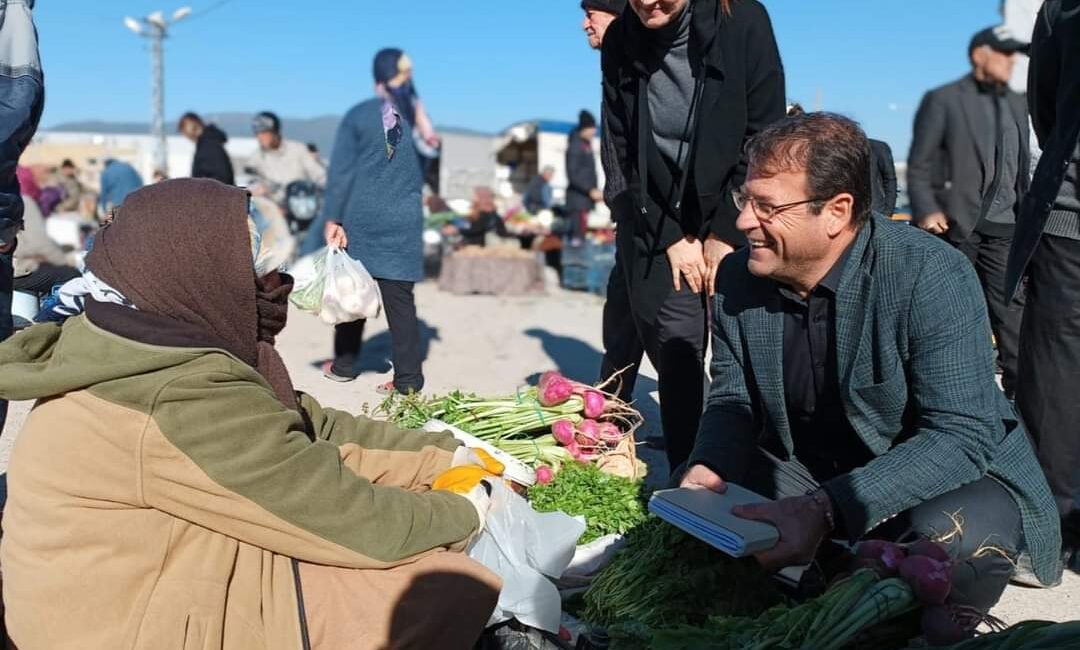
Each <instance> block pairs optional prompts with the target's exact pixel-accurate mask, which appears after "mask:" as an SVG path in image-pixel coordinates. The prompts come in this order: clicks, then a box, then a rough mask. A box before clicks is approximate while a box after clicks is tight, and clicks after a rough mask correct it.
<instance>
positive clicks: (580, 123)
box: [577, 111, 596, 131]
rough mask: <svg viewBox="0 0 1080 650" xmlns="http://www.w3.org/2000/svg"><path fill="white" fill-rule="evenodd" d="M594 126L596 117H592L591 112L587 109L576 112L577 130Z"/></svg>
mask: <svg viewBox="0 0 1080 650" xmlns="http://www.w3.org/2000/svg"><path fill="white" fill-rule="evenodd" d="M595 126H596V118H595V117H593V114H592V113H590V112H589V111H581V112H580V113H578V120H577V128H578V131H580V130H581V129H591V128H593V127H595Z"/></svg>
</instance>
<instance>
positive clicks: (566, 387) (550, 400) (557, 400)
mask: <svg viewBox="0 0 1080 650" xmlns="http://www.w3.org/2000/svg"><path fill="white" fill-rule="evenodd" d="M549 374H552V375H553V376H551V377H548V375H549ZM545 378H547V381H544V380H545ZM540 381H541V383H540V385H538V386H537V392H538V394H539V398H540V403H541V404H543V405H544V406H558V405H559V404H562V403H564V402H566V400H568V399H570V397H571V396H572V395H573V394H574V386H573V384H571V383H570V380H568V379H566V378H565V377H563V376H562V375H560V374H558V373H544V376H543V377H541V378H540Z"/></svg>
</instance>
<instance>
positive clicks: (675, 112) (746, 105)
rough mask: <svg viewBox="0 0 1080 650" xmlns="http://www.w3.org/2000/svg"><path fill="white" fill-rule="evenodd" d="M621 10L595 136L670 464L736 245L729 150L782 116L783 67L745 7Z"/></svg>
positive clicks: (697, 401) (735, 169)
mask: <svg viewBox="0 0 1080 650" xmlns="http://www.w3.org/2000/svg"><path fill="white" fill-rule="evenodd" d="M629 4H630V6H629V8H628V9H627V11H626V12H625V13H624V14H623V16H622V18H620V19H619V20H617V21H616V22H615V23H614V24H613V25H612V26H611V28H610V29H609V30H608V33H607V37H606V39H605V41H604V50H603V69H604V74H603V79H604V105H605V110H606V111H607V112H606V114H605V118H606V119H608V121H609V124H605V126H604V128H605V135H606V136H610V138H611V141H612V145H613V146H614V149H615V151H616V156H617V159H618V166H619V168H620V172H621V175H622V177H623V178H625V179H626V190H625V191H623V192H622V193H621V194H620V195H619V196H618V197H615V199H614V203H615V205H616V208H615V210H614V212H615V213H616V214H625V215H633V216H632V217H629V218H626V219H623V220H622V221H620V223H619V229H618V233H617V249H618V254H619V256H620V262H621V263H624V264H625V267H624V268H625V273H626V276H627V282H628V286H629V290H630V303H631V317H632V318H633V319H634V321H635V323H636V325H637V328H638V332H639V334H640V336H641V340H642V343H643V346H644V349H645V351H646V354H648V355H649V358H650V360H651V361H652V364H653V366H654V367H656V369H657V374H658V380H659V381H658V384H659V392H660V414H661V420H662V424H663V430H664V439H665V444H666V447H667V455H668V462H669V464H670V465H671V467H672V469H674V468H675V467H677V466H678V465H679V464H681V463H683V462H684V461H685V460H686V459H687V457H688V456H689V454H690V450H691V449H692V447H693V441H694V437H695V436H696V435H697V428H698V420H699V418H700V415H701V405H702V400H703V399H704V389H703V384H704V381H705V368H704V357H705V348H706V338H705V336H706V331H707V328H708V323H707V321H706V317H705V293H711V290H712V287H713V286H714V281H715V277H716V270H717V268H718V267H719V264H720V260H721V259H723V256H724V255H726V254H727V253H729V252H731V251H732V250H733V248H734V247H735V246H738V245H740V244H741V242H742V241H744V238H743V236H742V235H741V234H740V233H739V232H738V230H736V228H735V217H736V215H737V214H738V210H736V209H735V206H734V204H733V203H732V199H731V192H732V190H734V189H737V188H738V187H739V186H740V185H741V184H742V180H743V176H744V174H745V170H746V168H745V163H744V161H743V144H744V142H745V141H746V139H747V138H748V137H749V136H751V135H753V134H754V133H756V132H757V131H758V130H760V129H761V128H763V127H764V126H766V125H767V124H769V123H771V122H773V121H775V120H777V119H779V118H781V117H783V115H784V109H785V107H786V97H785V89H784V72H783V66H782V64H781V62H780V53H779V49H778V47H777V45H776V40H775V38H774V36H773V31H772V24H771V22H770V20H769V16H768V13H767V12H766V10H765V8H764V6H762V4H761V3H760V2H758V1H757V0H736V1H729V0H673V1H671V2H659V3H658V2H647V1H646V0H630V3H629Z"/></svg>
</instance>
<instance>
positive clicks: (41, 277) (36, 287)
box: [14, 264, 79, 296]
mask: <svg viewBox="0 0 1080 650" xmlns="http://www.w3.org/2000/svg"><path fill="white" fill-rule="evenodd" d="M77 277H79V272H78V270H76V269H75V268H74V267H71V266H57V265H55V264H42V265H40V266H38V268H37V270H36V271H34V272H33V273H31V274H29V275H24V276H22V277H21V278H15V283H14V284H15V290H16V291H24V292H26V293H36V294H37V295H39V296H44V295H47V294H48V293H49V292H50V291H52V288H53V287H54V286H56V285H58V284H64V283H65V282H67V281H68V280H74V279H75V278H77Z"/></svg>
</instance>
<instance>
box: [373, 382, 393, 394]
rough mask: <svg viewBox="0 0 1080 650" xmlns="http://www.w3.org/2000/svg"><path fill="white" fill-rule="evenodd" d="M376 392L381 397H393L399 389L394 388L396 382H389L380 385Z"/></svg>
mask: <svg viewBox="0 0 1080 650" xmlns="http://www.w3.org/2000/svg"><path fill="white" fill-rule="evenodd" d="M375 392H376V393H378V394H379V395H392V394H393V393H395V392H397V389H396V388H394V382H392V381H388V382H386V383H385V384H379V385H378V386H376V387H375Z"/></svg>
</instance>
